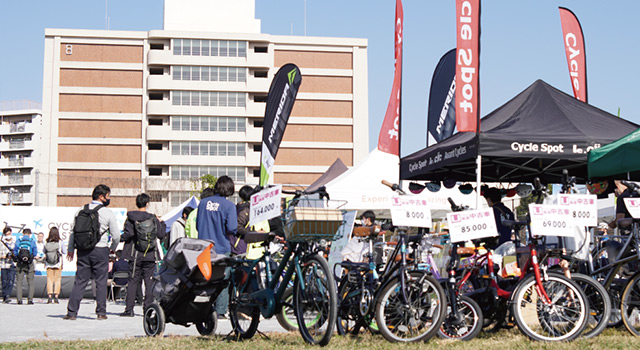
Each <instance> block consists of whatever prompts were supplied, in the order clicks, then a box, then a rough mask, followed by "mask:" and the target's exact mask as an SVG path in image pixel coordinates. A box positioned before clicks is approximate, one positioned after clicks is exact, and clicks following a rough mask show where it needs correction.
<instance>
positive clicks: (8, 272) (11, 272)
mask: <svg viewBox="0 0 640 350" xmlns="http://www.w3.org/2000/svg"><path fill="white" fill-rule="evenodd" d="M15 281H16V267H15V266H12V267H11V268H8V269H2V296H3V297H5V298H8V297H10V296H11V291H12V290H13V284H14V282H15Z"/></svg>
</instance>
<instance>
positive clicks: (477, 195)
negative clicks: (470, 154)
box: [476, 154, 482, 210]
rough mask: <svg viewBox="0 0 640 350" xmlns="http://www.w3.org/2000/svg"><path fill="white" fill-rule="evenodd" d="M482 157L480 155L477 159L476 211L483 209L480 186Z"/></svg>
mask: <svg viewBox="0 0 640 350" xmlns="http://www.w3.org/2000/svg"><path fill="white" fill-rule="evenodd" d="M481 175H482V156H481V155H479V154H478V158H476V210H478V209H480V208H482V205H481V200H482V199H481V198H482V195H481V194H480V192H481V191H480V186H481V182H480V181H481V180H480V179H481V178H482V176H481Z"/></svg>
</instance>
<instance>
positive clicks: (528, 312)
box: [512, 274, 588, 341]
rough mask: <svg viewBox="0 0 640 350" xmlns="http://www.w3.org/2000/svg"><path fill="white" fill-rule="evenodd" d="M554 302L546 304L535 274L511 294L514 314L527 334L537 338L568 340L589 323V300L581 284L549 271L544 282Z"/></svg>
mask: <svg viewBox="0 0 640 350" xmlns="http://www.w3.org/2000/svg"><path fill="white" fill-rule="evenodd" d="M542 287H543V290H544V292H545V293H546V294H547V296H548V297H549V300H550V301H551V303H550V304H547V303H545V302H544V301H543V300H544V296H543V295H540V294H538V292H539V289H538V286H537V283H536V279H535V276H534V275H533V274H531V275H529V276H527V277H525V278H524V279H523V280H522V281H521V282H520V283H519V284H518V285H517V286H516V290H515V292H514V293H513V296H512V314H513V317H514V319H515V321H516V323H517V325H518V328H520V331H521V332H522V333H523V334H524V335H526V336H527V337H529V338H531V339H533V340H538V341H568V340H572V339H575V338H577V337H579V336H580V334H581V333H582V331H583V330H584V328H585V327H586V326H587V314H588V311H587V310H588V305H587V304H588V302H587V297H586V296H585V294H584V292H583V291H582V289H580V287H579V286H578V285H577V284H576V283H575V282H573V281H571V280H569V279H567V278H566V277H564V276H561V275H557V274H549V275H548V278H547V279H546V280H544V281H542Z"/></svg>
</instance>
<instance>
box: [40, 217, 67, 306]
mask: <svg viewBox="0 0 640 350" xmlns="http://www.w3.org/2000/svg"><path fill="white" fill-rule="evenodd" d="M64 247H65V245H64V244H61V242H60V233H59V232H58V228H57V227H55V226H54V227H52V228H51V229H50V230H49V237H47V243H46V244H45V245H44V266H45V268H46V269H47V294H49V300H48V301H47V304H51V303H52V302H53V303H56V304H58V303H59V302H58V295H59V294H60V282H62V261H63V259H62V257H63V256H64V254H66V252H65V251H63V249H64Z"/></svg>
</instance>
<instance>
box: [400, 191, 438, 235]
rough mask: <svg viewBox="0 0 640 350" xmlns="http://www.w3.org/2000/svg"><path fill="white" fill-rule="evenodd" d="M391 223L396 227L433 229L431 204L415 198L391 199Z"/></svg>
mask: <svg viewBox="0 0 640 350" xmlns="http://www.w3.org/2000/svg"><path fill="white" fill-rule="evenodd" d="M391 221H392V222H393V225H394V226H411V227H427V228H431V210H430V209H429V202H427V201H426V200H425V199H417V198H415V197H413V196H401V197H399V196H394V197H391Z"/></svg>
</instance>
